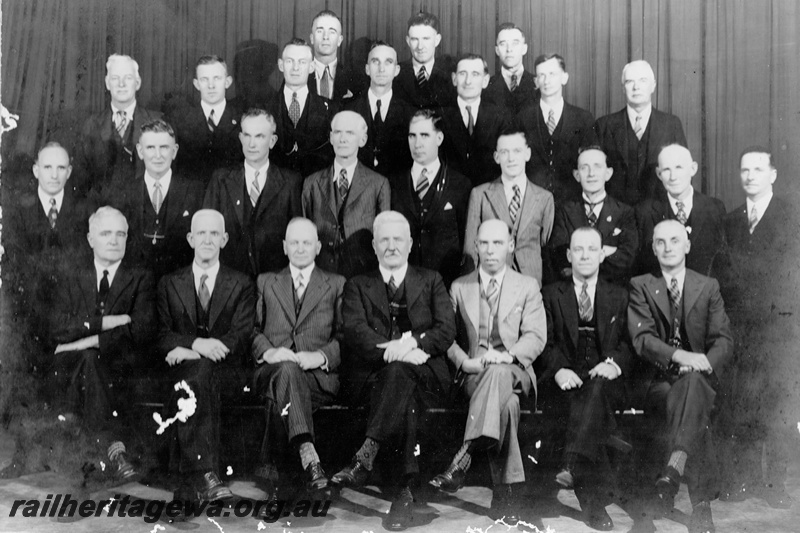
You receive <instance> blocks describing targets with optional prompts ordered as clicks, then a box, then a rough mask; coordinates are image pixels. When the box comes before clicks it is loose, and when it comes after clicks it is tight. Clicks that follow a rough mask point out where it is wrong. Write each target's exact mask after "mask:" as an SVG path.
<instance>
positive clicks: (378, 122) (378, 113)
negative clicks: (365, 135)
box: [372, 100, 383, 126]
mask: <svg viewBox="0 0 800 533" xmlns="http://www.w3.org/2000/svg"><path fill="white" fill-rule="evenodd" d="M375 106H376V107H377V108H378V110H377V111H375V116H374V117H372V123H373V124H374V125H375V126H380V125H382V124H383V115H381V101H380V100H377V101H376V102H375Z"/></svg>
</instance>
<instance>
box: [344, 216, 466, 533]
mask: <svg viewBox="0 0 800 533" xmlns="http://www.w3.org/2000/svg"><path fill="white" fill-rule="evenodd" d="M373 233H374V235H375V238H374V241H373V245H374V248H375V255H377V256H378V261H379V263H380V266H379V268H378V269H377V270H374V271H372V272H370V273H368V274H363V275H360V276H357V277H355V278H353V279H352V280H350V281H349V282H348V283H347V284H346V285H345V290H344V304H343V309H342V314H343V317H344V334H345V340H346V342H347V345H348V347H349V351H348V355H349V357H348V359H347V360H345V370H344V376H343V377H344V378H345V380H346V381H345V384H346V389H347V392H348V396H349V398H350V399H351V400H352V401H353V402H354V403H355V404H356V405H368V406H369V418H368V421H367V432H366V439H365V440H364V444H363V445H362V446H361V448H360V449H359V450H358V451H357V452H356V454H355V456H354V457H353V460H352V462H351V464H350V466H348V467H346V468H344V469H343V470H342V471H340V472H339V473H337V474H336V475H334V476H333V478H331V481H332V482H333V483H334V484H335V485H339V486H349V487H359V486H363V485H364V484H365V483H366V482H367V480H368V478H369V476H370V472H371V471H372V467H373V464H374V461H375V456H376V455H377V454H378V453H379V452H380V451H381V450H384V451H389V452H391V451H392V449H395V450H397V452H398V453H399V455H400V457H399V458H398V460H397V462H396V464H397V465H398V469H399V470H400V473H399V475H398V478H397V479H395V480H394V482H395V484H396V485H397V487H398V489H399V490H398V492H397V495H396V497H395V499H394V501H393V502H392V507H391V509H390V510H389V515H388V517H387V518H386V523H385V524H384V527H386V529H389V530H390V531H401V530H403V529H405V528H406V527H408V526H409V525H411V523H412V521H413V513H412V508H413V503H414V497H413V495H412V494H411V489H410V488H409V487H410V485H411V482H412V480H413V479H414V477H415V476H416V475H417V474H418V473H419V466H418V464H417V458H416V454H415V448H416V446H417V442H418V441H417V426H418V423H419V419H420V413H421V412H423V411H424V410H425V408H426V407H428V406H431V405H432V404H437V403H439V402H440V401H441V400H442V398H444V397H445V395H446V394H447V391H448V389H449V384H450V380H451V378H450V372H449V370H448V368H447V361H446V360H445V353H446V352H447V348H448V347H449V346H450V345H451V344H452V343H453V338H454V337H455V323H454V319H453V308H452V306H451V304H450V300H449V298H448V296H447V289H445V287H444V283H443V282H442V278H441V276H439V274H437V273H436V272H433V271H430V270H426V269H421V268H416V267H412V266H409V264H408V254H409V253H410V252H411V233H410V231H409V227H408V222H407V221H406V220H405V218H404V217H403V215H401V214H399V213H397V212H395V211H388V212H386V213H381V214H380V215H378V216H377V217H376V218H375V224H374V228H373Z"/></svg>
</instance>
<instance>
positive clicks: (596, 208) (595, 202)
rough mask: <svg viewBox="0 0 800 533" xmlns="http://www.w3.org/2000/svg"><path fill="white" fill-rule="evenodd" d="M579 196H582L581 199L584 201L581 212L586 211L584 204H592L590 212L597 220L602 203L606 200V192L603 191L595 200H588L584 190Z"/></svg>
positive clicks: (587, 214)
mask: <svg viewBox="0 0 800 533" xmlns="http://www.w3.org/2000/svg"><path fill="white" fill-rule="evenodd" d="M581 196H582V197H583V201H584V206H583V212H584V213H586V204H593V205H594V207H592V213H594V216H596V217H597V219H598V220H599V219H600V211H602V210H603V203H605V201H606V196H607V194H606V193H605V192H604V193H603V196H601V197H600V198H599V199H595V200H590V199H589V197H588V196H586V193H585V192H584V193H581ZM586 216H587V217H588V216H589V213H586Z"/></svg>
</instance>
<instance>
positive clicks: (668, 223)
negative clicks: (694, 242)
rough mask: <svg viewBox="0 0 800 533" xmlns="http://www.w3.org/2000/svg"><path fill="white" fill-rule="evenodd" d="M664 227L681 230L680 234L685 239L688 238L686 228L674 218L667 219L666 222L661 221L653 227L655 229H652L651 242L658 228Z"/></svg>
mask: <svg viewBox="0 0 800 533" xmlns="http://www.w3.org/2000/svg"><path fill="white" fill-rule="evenodd" d="M666 226H674V227H676V228H680V229H682V230H683V232H682V234H683V235H684V236H685V237H686V239H688V238H689V232H687V231H686V226H684V225H683V224H681V223H680V222H679V221H677V220H675V219H674V218H668V219H666V220H662V221H661V222H659V223H658V224H656V225H655V227H654V228H653V240H655V237H656V231H658V228H660V227H666Z"/></svg>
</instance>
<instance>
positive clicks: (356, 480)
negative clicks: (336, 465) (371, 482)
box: [331, 457, 372, 488]
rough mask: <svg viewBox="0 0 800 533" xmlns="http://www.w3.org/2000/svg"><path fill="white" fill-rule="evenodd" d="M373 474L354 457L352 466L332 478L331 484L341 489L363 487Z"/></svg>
mask: <svg viewBox="0 0 800 533" xmlns="http://www.w3.org/2000/svg"><path fill="white" fill-rule="evenodd" d="M371 472H372V471H371V470H367V467H365V466H364V465H363V464H362V463H361V461H359V460H358V459H356V458H355V457H353V462H351V463H350V466H346V467H344V468H343V469H341V470H340V471H339V472H338V473H336V474H335V475H334V476H333V477H332V478H331V483H333V484H334V485H337V486H340V487H356V488H357V487H363V486H364V484H365V483H366V482H367V480H368V479H369V475H370V473H371Z"/></svg>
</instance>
